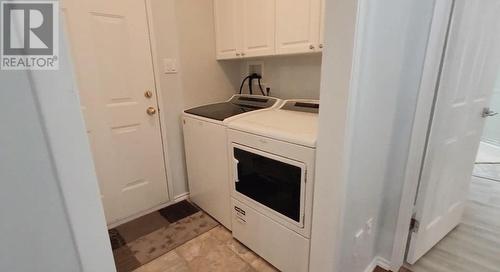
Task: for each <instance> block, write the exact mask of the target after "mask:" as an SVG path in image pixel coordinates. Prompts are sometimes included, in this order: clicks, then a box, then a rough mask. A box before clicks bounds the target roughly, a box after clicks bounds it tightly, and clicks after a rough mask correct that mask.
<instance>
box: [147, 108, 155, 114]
mask: <svg viewBox="0 0 500 272" xmlns="http://www.w3.org/2000/svg"><path fill="white" fill-rule="evenodd" d="M146 112H147V113H148V114H149V115H155V114H156V109H155V108H153V107H149V108H148V109H147V110H146Z"/></svg>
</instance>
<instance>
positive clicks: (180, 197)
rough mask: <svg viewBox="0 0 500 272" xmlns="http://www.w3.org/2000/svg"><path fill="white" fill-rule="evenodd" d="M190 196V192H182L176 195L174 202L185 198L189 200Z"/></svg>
mask: <svg viewBox="0 0 500 272" xmlns="http://www.w3.org/2000/svg"><path fill="white" fill-rule="evenodd" d="M188 198H189V192H185V193H182V194H180V195H176V196H174V202H175V203H177V202H181V201H183V200H187V199H188Z"/></svg>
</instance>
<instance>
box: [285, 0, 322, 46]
mask: <svg viewBox="0 0 500 272" xmlns="http://www.w3.org/2000/svg"><path fill="white" fill-rule="evenodd" d="M320 6H321V0H276V46H277V48H276V51H277V53H278V54H292V53H306V52H314V51H316V50H317V48H318V43H319V42H318V41H319V28H320Z"/></svg>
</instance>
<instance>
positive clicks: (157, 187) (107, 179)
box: [64, 0, 168, 223]
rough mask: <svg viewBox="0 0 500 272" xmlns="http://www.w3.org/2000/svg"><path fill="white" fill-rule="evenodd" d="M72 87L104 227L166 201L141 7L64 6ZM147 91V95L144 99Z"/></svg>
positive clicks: (93, 0)
mask: <svg viewBox="0 0 500 272" xmlns="http://www.w3.org/2000/svg"><path fill="white" fill-rule="evenodd" d="M64 14H65V17H66V23H67V29H68V32H69V34H70V35H69V36H70V41H71V48H72V53H73V57H74V58H73V59H74V64H75V68H76V73H77V79H78V86H79V91H80V96H81V98H82V99H81V101H82V110H83V111H84V116H85V121H86V124H87V129H88V133H89V139H90V142H91V147H92V151H93V155H94V162H95V165H96V172H97V175H98V178H99V182H100V187H101V194H102V198H103V203H104V209H105V213H106V219H107V221H108V223H112V222H114V221H117V220H120V219H123V218H126V217H128V216H131V215H134V214H137V213H139V212H142V211H145V210H148V209H150V208H152V207H154V206H156V205H159V204H162V203H165V202H167V201H168V192H167V182H166V172H165V164H164V159H163V149H162V141H161V133H160V121H159V116H158V114H154V115H148V114H147V112H146V109H147V108H148V107H154V108H157V101H156V95H155V83H154V74H153V64H152V58H151V49H150V42H149V30H148V21H147V14H146V6H145V2H144V1H137V0H105V1H102V0H101V1H99V0H88V1H77V0H66V1H65V4H64ZM146 91H151V92H152V93H153V96H152V97H150V98H148V97H146V96H145V92H146Z"/></svg>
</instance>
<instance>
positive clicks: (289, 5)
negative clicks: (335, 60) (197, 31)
mask: <svg viewBox="0 0 500 272" xmlns="http://www.w3.org/2000/svg"><path fill="white" fill-rule="evenodd" d="M214 9H215V12H214V14H215V35H216V43H217V45H216V48H217V59H235V58H246V57H258V56H271V55H283V54H299V53H312V52H320V51H321V49H322V47H323V33H322V32H323V17H324V15H323V9H324V0H214Z"/></svg>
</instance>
